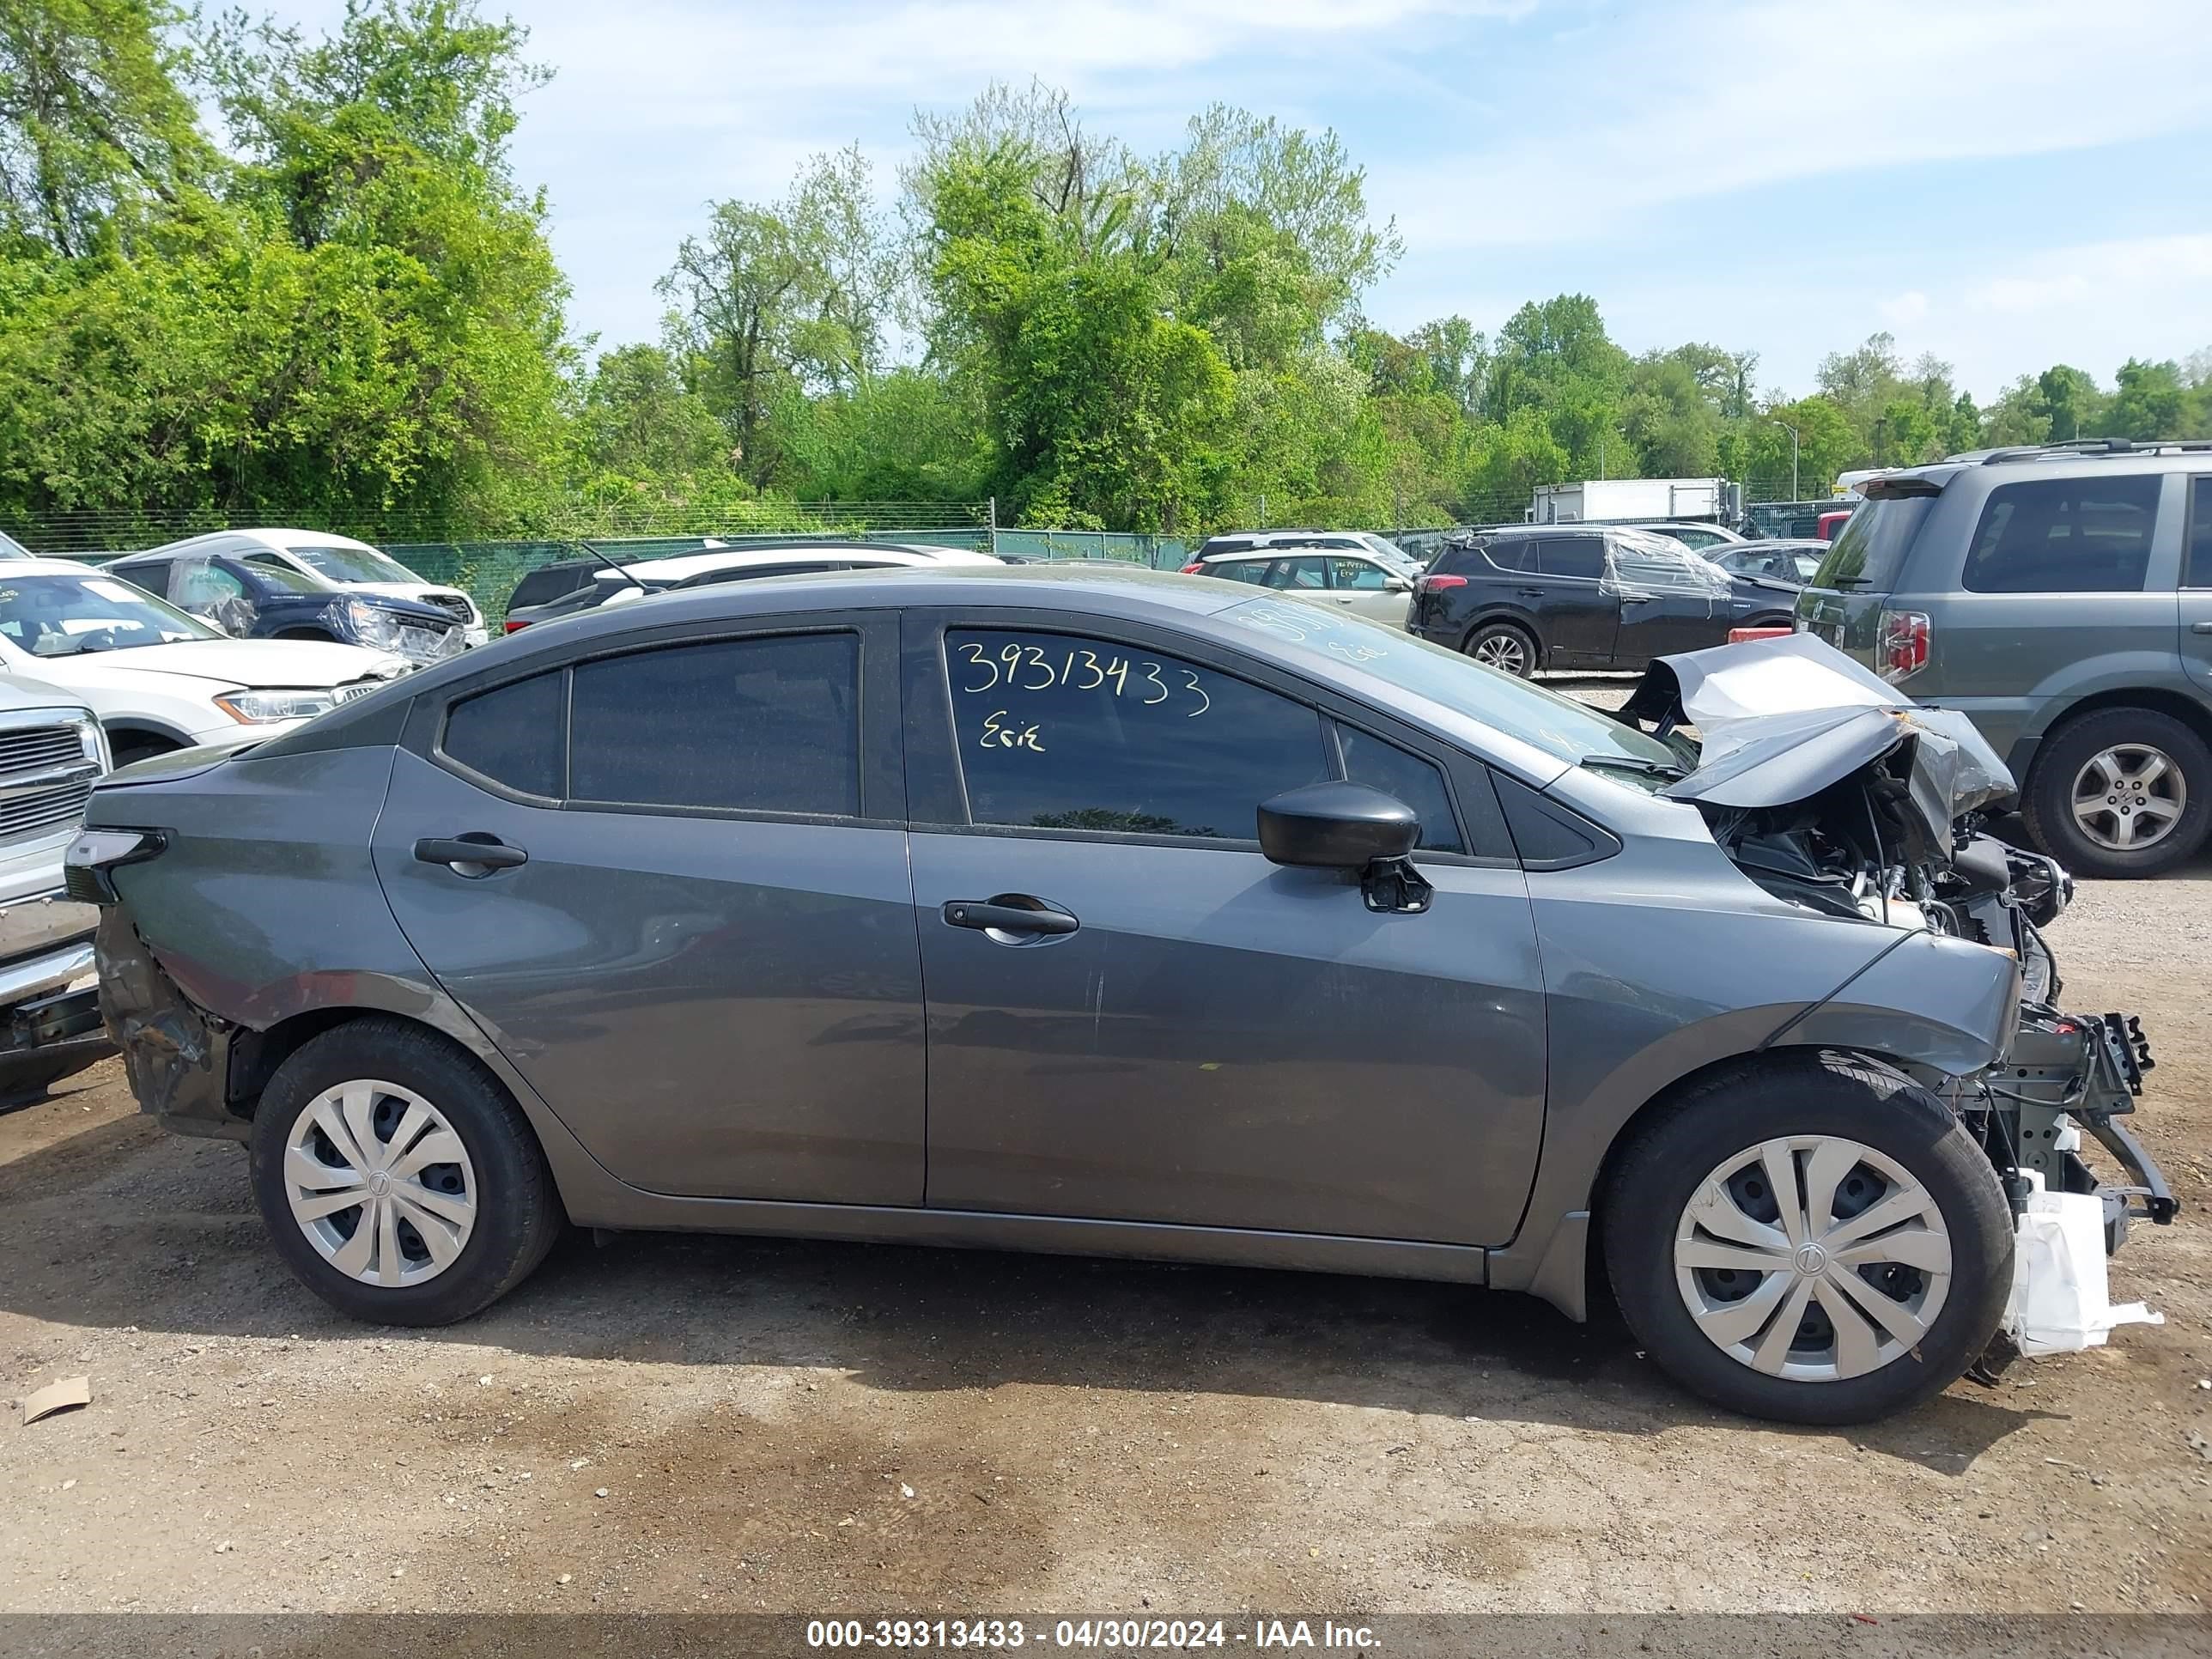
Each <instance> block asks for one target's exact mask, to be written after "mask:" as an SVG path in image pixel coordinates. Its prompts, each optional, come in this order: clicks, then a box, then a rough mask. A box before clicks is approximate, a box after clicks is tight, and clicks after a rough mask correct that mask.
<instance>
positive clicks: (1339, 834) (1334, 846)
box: [1260, 782, 1433, 912]
mask: <svg viewBox="0 0 2212 1659" xmlns="http://www.w3.org/2000/svg"><path fill="white" fill-rule="evenodd" d="M1420 838H1421V821H1420V818H1419V816H1418V815H1416V814H1415V812H1414V811H1413V808H1412V807H1410V806H1408V805H1406V803H1405V802H1403V801H1401V800H1400V799H1398V798H1397V797H1396V796H1395V795H1386V794H1384V793H1383V792H1382V791H1381V790H1380V789H1370V788H1369V787H1367V786H1366V785H1365V784H1364V783H1342V782H1339V783H1310V784H1307V785H1305V786H1304V787H1303V788H1298V789H1286V790H1285V791H1284V792H1283V793H1281V794H1279V795H1276V796H1274V797H1273V798H1272V799H1267V800H1264V801H1262V802H1261V803H1260V850H1261V852H1262V853H1264V854H1267V858H1268V860H1270V861H1271V862H1273V863H1276V864H1286V865H1293V866H1306V867H1310V868H1320V869H1327V870H1357V871H1358V872H1360V884H1359V885H1360V891H1361V893H1362V894H1363V895H1364V896H1365V898H1366V901H1367V908H1369V909H1370V910H1394V911H1395V910H1407V911H1416V912H1418V911H1421V910H1425V909H1427V908H1429V898H1430V896H1431V893H1432V892H1433V889H1432V888H1431V886H1430V885H1429V884H1428V883H1427V882H1426V881H1425V880H1424V879H1422V878H1421V876H1420V874H1419V872H1417V871H1415V870H1414V868H1413V848H1414V847H1415V846H1416V845H1417V844H1418V843H1419V841H1420Z"/></svg>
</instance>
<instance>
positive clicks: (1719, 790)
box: [1621, 634, 2017, 846]
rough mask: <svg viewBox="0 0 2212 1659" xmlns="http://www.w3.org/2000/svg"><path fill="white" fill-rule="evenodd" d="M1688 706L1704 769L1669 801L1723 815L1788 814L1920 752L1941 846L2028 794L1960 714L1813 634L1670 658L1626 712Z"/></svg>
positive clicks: (1919, 811)
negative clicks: (1985, 814) (1965, 825)
mask: <svg viewBox="0 0 2212 1659" xmlns="http://www.w3.org/2000/svg"><path fill="white" fill-rule="evenodd" d="M1677 703H1679V705H1680V713H1679V714H1678V715H1677V719H1678V720H1679V721H1680V723H1682V724H1685V725H1688V726H1695V727H1696V728H1697V730H1698V736H1699V764H1698V768H1697V769H1696V770H1695V771H1693V772H1692V773H1691V774H1690V775H1689V776H1687V777H1686V778H1684V779H1682V780H1680V781H1679V782H1676V783H1673V784H1669V785H1668V787H1667V788H1666V789H1665V790H1664V791H1663V792H1662V793H1665V794H1666V795H1668V797H1670V798H1671V799H1675V800H1686V801H1700V802H1705V803H1709V804H1711V805H1715V806H1735V807H1762V806H1786V805H1791V804H1792V803H1794V802H1797V801H1802V800H1805V799H1809V798H1810V797H1812V796H1814V795H1815V794H1818V793H1820V791H1821V790H1823V789H1825V788H1826V787H1828V786H1829V785H1830V784H1832V783H1836V782H1838V781H1841V780H1842V779H1844V778H1847V777H1849V776H1850V775H1851V774H1852V773H1854V772H1856V771H1857V770H1858V769H1860V768H1862V767H1864V766H1869V765H1871V764H1873V763H1875V762H1877V761H1881V760H1883V759H1884V758H1885V757H1888V756H1889V755H1891V753H1892V752H1893V751H1895V750H1900V749H1902V748H1903V746H1904V745H1905V744H1911V753H1910V755H1909V757H1907V761H1906V764H1907V765H1908V766H1909V771H1905V772H1904V773H1903V774H1902V775H1904V776H1905V781H1906V783H1907V787H1908V790H1909V793H1910V796H1911V803H1912V807H1913V811H1914V814H1915V816H1916V817H1918V818H1919V819H1920V820H1921V823H1922V824H1923V827H1924V829H1926V830H1927V832H1928V837H1929V842H1930V843H1931V844H1933V845H1936V846H1944V845H1948V842H1949V839H1950V833H1951V825H1952V823H1954V821H1955V820H1956V819H1957V818H1958V817H1960V814H1962V813H1966V812H1971V811H1974V810H1975V809H1976V808H1978V807H1981V806H1986V805H1990V804H1991V803H1992V802H1995V801H1998V800H2002V799H2005V798H2006V797H2008V796H2010V795H2013V794H2015V793H2017V786H2016V785H2015V783H2014V781H2013V776H2012V774H2011V773H2010V772H2009V771H2008V770H2007V769H2006V768H2005V763H2004V762H2003V761H2002V759H2000V758H1999V757H1998V756H1997V753H1996V750H1994V749H1992V748H1990V745H1989V744H1988V742H1987V741H1986V740H1984V738H1983V737H1982V735H1981V733H1980V732H1978V731H1976V730H1975V729H1974V726H1973V723H1972V721H1971V720H1968V719H1967V718H1966V716H1965V715H1964V714H1960V713H1959V712H1958V711H1957V710H1956V709H1950V708H1921V707H1920V706H1919V705H1918V704H1917V703H1916V702H1912V701H1911V699H1910V698H1909V697H1905V696H1901V695H1899V692H1898V691H1897V690H1896V689H1895V688H1894V687H1893V686H1891V685H1890V684H1887V682H1886V681H1884V680H1882V679H1881V678H1879V677H1878V676H1876V675H1875V674H1874V673H1872V672H1870V671H1868V670H1867V669H1866V668H1864V667H1863V666H1861V665H1859V664H1858V663H1856V662H1854V661H1852V660H1851V659H1850V658H1849V657H1847V656H1845V655H1844V654H1843V653H1841V652H1840V651H1838V650H1836V649H1835V648H1834V647H1832V646H1830V645H1829V644H1827V643H1826V641H1822V640H1820V639H1818V638H1816V637H1814V635H1810V634H1792V635H1788V636H1786V637H1784V638H1778V639H1770V640H1751V641H1746V642H1745V643H1743V644H1741V645H1722V646H1715V647H1712V648H1711V649H1710V650H1706V651H1689V652H1685V653H1682V654H1681V655H1680V656H1674V657H1662V658H1660V659H1658V660H1657V661H1656V662H1654V663H1653V664H1652V665H1651V666H1650V668H1649V669H1647V670H1646V671H1645V672H1644V681H1643V683H1642V684H1639V685H1638V687H1637V689H1636V692H1635V695H1634V696H1632V697H1631V698H1630V699H1629V701H1628V703H1627V706H1626V708H1624V709H1623V710H1622V711H1621V712H1622V713H1623V714H1626V715H1628V716H1630V717H1631V718H1635V719H1644V720H1657V719H1660V718H1661V717H1662V716H1663V715H1664V714H1667V713H1668V709H1669V708H1670V706H1672V705H1674V704H1677Z"/></svg>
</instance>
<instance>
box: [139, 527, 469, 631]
mask: <svg viewBox="0 0 2212 1659" xmlns="http://www.w3.org/2000/svg"><path fill="white" fill-rule="evenodd" d="M218 553H221V554H223V555H225V556H228V557H230V558H234V559H242V560H244V561H245V562H246V563H247V564H265V565H270V566H273V567H275V568H277V569H279V570H290V571H294V572H296V573H297V574H300V575H302V576H306V577H308V578H309V579H311V580H314V581H318V582H320V583H321V584H322V585H323V586H325V587H333V588H337V587H357V588H360V589H361V590H362V592H368V593H389V594H391V595H392V598H394V599H415V600H418V601H420V602H421V603H422V604H424V605H435V606H437V608H438V609H439V610H441V611H445V612H447V614H448V615H451V616H453V617H459V619H460V622H461V626H462V629H463V633H462V636H461V641H462V643H463V644H464V645H482V644H483V642H484V640H485V638H486V630H485V628H484V619H483V611H479V610H477V602H476V601H475V600H474V599H471V598H470V597H469V596H468V595H467V594H466V593H464V592H462V591H461V590H460V589H459V588H458V587H447V586H441V585H440V584H439V583H437V582H426V581H424V580H422V578H421V577H420V576H418V575H416V574H415V573H414V572H413V571H411V570H410V569H409V568H407V567H406V566H405V565H404V564H402V563H400V562H399V561H398V560H397V559H395V558H393V557H392V556H391V555H389V554H387V553H384V552H380V551H379V550H377V549H375V548H374V547H371V546H370V545H369V544H368V543H367V542H357V541H356V540H354V539H353V538H352V537H350V536H333V535H331V534H330V533H329V532H325V531H321V530H217V531H212V532H210V533H208V534H207V535H204V536H193V537H191V538H188V539H186V540H185V541H181V542H171V543H170V544H168V545H167V546H166V547H157V548H155V549H154V550H152V551H151V552H149V553H144V554H138V555H135V556H136V557H139V558H151V557H153V556H154V555H155V554H159V555H161V556H162V557H164V558H194V557H197V558H209V557H212V556H215V555H216V554H218Z"/></svg>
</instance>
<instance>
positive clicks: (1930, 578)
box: [1797, 439, 2212, 877]
mask: <svg viewBox="0 0 2212 1659" xmlns="http://www.w3.org/2000/svg"><path fill="white" fill-rule="evenodd" d="M1865 492H1866V495H1867V497H1868V500H1867V504H1866V505H1865V506H1864V507H1862V508H1860V509H1859V511H1858V512H1857V513H1854V514H1853V515H1852V517H1851V520H1850V524H1849V526H1847V527H1846V528H1845V529H1844V532H1843V534H1842V535H1840V536H1839V537H1838V538H1837V540H1836V544H1835V546H1834V547H1833V548H1832V549H1831V550H1830V551H1829V553H1828V556H1827V557H1826V559H1824V560H1823V561H1822V562H1821V564H1820V569H1819V571H1818V572H1817V573H1816V574H1814V578H1813V584H1812V586H1810V587H1808V588H1807V589H1806V591H1805V592H1804V593H1803V594H1802V596H1801V597H1800V598H1799V599H1798V602H1797V619H1798V625H1799V626H1800V627H1801V628H1802V629H1805V630H1806V631H1807V632H1809V633H1813V634H1817V635H1820V637H1821V638H1822V639H1824V640H1826V641H1828V643H1830V644H1831V645H1833V646H1836V647H1839V648H1840V649H1842V650H1844V651H1845V652H1847V653H1850V655H1852V656H1854V657H1856V658H1857V659H1859V660H1860V661H1861V662H1863V663H1865V664H1867V665H1869V666H1870V667H1873V668H1874V669H1875V670H1876V671H1879V672H1880V673H1881V676H1882V677H1883V678H1885V679H1887V680H1889V681H1891V682H1893V684H1898V685H1899V687H1900V688H1901V689H1903V690H1905V691H1907V692H1909V693H1910V694H1911V696H1913V697H1914V698H1915V699H1917V701H1918V702H1923V703H1930V704H1936V705H1939V706H1941V707H1943V708H1956V709H1960V710H1961V711H1962V712H1964V713H1965V714H1967V715H1968V716H1969V717H1970V718H1972V720H1973V722H1974V724H1975V725H1976V726H1978V727H1979V728H1980V730H1981V732H1982V733H1983V735H1984V736H1985V737H1986V738H1989V740H1990V743H1991V744H1992V745H1993V746H1994V747H1995V748H1996V750H1997V751H1998V752H1999V753H2000V754H2002V755H2003V756H2004V757H2005V758H2006V760H2007V763H2008V764H2009V765H2010V767H2011V769H2012V773H2013V775H2014V776H2015V777H2016V778H2018V779H2020V780H2021V806H2022V810H2023V813H2024V815H2025V817H2026V818H2027V828H2028V833H2029V835H2030V836H2032V837H2033V840H2034V841H2035V842H2036V844H2037V845H2038V846H2039V847H2040V848H2042V849H2043V850H2044V851H2045V852H2047V853H2049V854H2052V855H2053V856H2055V857H2056V858H2057V859H2058V860H2060V861H2061V862H2062V863H2063V864H2065V865H2067V866H2069V868H2071V869H2074V870H2076V871H2079V872H2082V873H2084V874H2087V875H2095V876H2123V877H2125V876H2148V875H2154V874H2156V873H2158V872H2160V871H2162V870H2166V869H2168V868H2171V867H2172V866H2174V865H2177V864H2179V863H2181V862H2182V861H2184V860H2186V859H2188V858H2190V857H2191V855H2192V854H2195V853H2197V851H2198V850H2199V849H2200V848H2202V847H2203V844H2204V841H2205V836H2206V835H2207V832H2208V831H2212V441H2197V442H2188V443H2157V444H2135V443H2130V442H2127V441H2124V440H2110V441H2107V440H2103V439H2098V440H2093V441H2083V442H2078V443H2066V444H2051V445H2045V446H2041V447H2035V448H2022V449H1999V450H1992V451H1990V452H1987V453H1981V454H1975V455H1962V456H1957V457H1954V458H1953V459H1950V460H1947V461H1943V462H1942V463H1939V464H1937V465H1932V466H1923V467H1915V468H1913V469H1911V470H1910V471H1903V472H1895V473H1891V474H1889V475H1887V476H1886V477H1879V478H1875V479H1871V480H1869V482H1868V483H1867V484H1866V485H1865Z"/></svg>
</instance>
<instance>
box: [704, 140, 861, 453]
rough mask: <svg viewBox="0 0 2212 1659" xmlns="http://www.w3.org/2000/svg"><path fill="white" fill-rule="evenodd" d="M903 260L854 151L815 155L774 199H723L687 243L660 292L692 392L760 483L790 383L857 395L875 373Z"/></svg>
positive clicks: (773, 450) (773, 448)
mask: <svg viewBox="0 0 2212 1659" xmlns="http://www.w3.org/2000/svg"><path fill="white" fill-rule="evenodd" d="M896 274H897V273H896V262H895V255H894V253H893V251H892V249H891V246H890V242H889V240H888V239H887V233H886V228H885V227H884V224H883V222H882V219H881V216H880V215H879V214H878V212H877V210H876V208H875V204H874V187H873V183H872V175H871V173H870V170H869V167H868V163H867V161H866V160H865V159H864V158H863V157H862V156H861V155H860V151H859V150H858V149H848V150H845V151H842V152H840V153H839V154H837V155H817V156H814V157H812V158H811V160H809V161H807V163H806V164H805V166H804V167H801V168H800V169H799V176H798V178H797V179H794V180H793V185H792V187H791V190H790V191H789V192H788V193H787V195H786V196H784V197H783V198H782V199H781V200H780V201H777V202H775V203H770V204H754V203H749V202H736V201H732V202H720V203H717V204H714V207H713V209H712V210H711V212H710V216H709V219H708V228H707V231H706V234H703V235H701V236H687V237H686V238H684V243H683V246H681V247H680V248H679V249H678V252H677V256H676V268H675V269H674V270H671V272H669V274H668V275H667V276H665V277H663V278H662V279H661V283H660V291H661V293H662V294H664V295H666V296H667V297H668V298H669V299H670V300H671V301H673V302H674V304H675V307H676V311H675V313H674V318H673V321H672V323H671V329H672V331H673V339H674V341H675V343H676V345H677V347H678V350H679V351H680V353H681V354H682V356H683V357H684V362H685V364H686V370H687V374H688V376H689V378H690V381H691V384H692V386H693V387H694V389H695V390H696V391H697V392H699V393H700V395H701V396H702V397H703V398H706V400H707V402H708V405H709V407H711V408H712V409H713V410H714V412H715V413H716V414H717V415H718V416H720V418H721V420H722V422H723V423H724V425H725V426H726V427H727V428H728V429H729V434H730V439H731V441H732V446H733V447H734V449H735V451H736V454H737V458H738V468H739V470H740V471H742V472H743V474H744V477H747V478H748V479H750V481H751V482H752V483H755V484H757V485H762V486H765V485H767V484H768V483H770V482H772V481H774V480H775V478H776V477H777V475H778V471H779V469H780V468H781V466H782V465H783V462H784V457H783V455H782V453H781V452H780V450H779V449H778V447H777V446H776V445H775V443H774V442H772V441H770V440H771V437H772V428H771V425H770V422H769V413H770V410H772V409H774V408H775V407H777V406H778V405H779V404H782V403H783V402H785V400H786V398H787V392H789V391H790V390H791V389H792V388H793V387H796V388H798V389H800V390H803V391H805V392H850V391H851V390H852V389H853V388H854V386H857V385H859V384H860V382H861V381H863V380H865V379H866V377H867V376H868V375H869V374H872V372H874V370H875V369H876V368H877V367H878V360H879V358H880V356H881V352H882V344H883V340H884V333H885V331H886V327H887V325H888V323H889V321H890V315H889V313H890V295H891V294H892V291H893V289H894V287H895V285H896Z"/></svg>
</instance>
